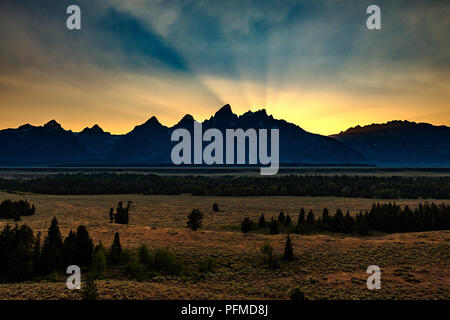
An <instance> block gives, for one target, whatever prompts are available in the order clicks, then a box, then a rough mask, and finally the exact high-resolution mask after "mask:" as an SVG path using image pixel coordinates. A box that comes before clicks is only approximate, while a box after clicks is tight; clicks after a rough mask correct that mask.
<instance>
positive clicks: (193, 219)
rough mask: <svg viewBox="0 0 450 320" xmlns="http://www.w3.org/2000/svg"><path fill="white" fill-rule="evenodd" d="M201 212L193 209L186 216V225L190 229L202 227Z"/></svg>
mask: <svg viewBox="0 0 450 320" xmlns="http://www.w3.org/2000/svg"><path fill="white" fill-rule="evenodd" d="M202 219H203V214H202V213H201V212H200V210H199V209H194V210H192V212H191V213H190V214H189V216H188V221H187V223H186V224H187V227H188V228H190V229H191V230H194V231H196V230H198V229H200V228H201V227H202Z"/></svg>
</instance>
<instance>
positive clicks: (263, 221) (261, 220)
mask: <svg viewBox="0 0 450 320" xmlns="http://www.w3.org/2000/svg"><path fill="white" fill-rule="evenodd" d="M258 227H259V228H260V229H264V228H265V227H266V219H265V218H264V214H261V216H260V217H259V221H258Z"/></svg>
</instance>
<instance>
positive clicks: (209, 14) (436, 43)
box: [0, 0, 450, 135]
mask: <svg viewBox="0 0 450 320" xmlns="http://www.w3.org/2000/svg"><path fill="white" fill-rule="evenodd" d="M71 4H77V5H79V6H80V8H81V25H82V28H81V30H68V29H67V28H66V19H67V17H68V15H67V14H66V8H67V7H68V6H69V5H71ZM371 4H376V5H378V6H379V7H380V8H381V30H369V29H367V27H366V19H367V17H368V16H369V15H368V14H367V13H366V8H367V7H368V6H369V5H371ZM225 104H230V105H231V106H232V109H233V111H234V112H235V113H237V114H243V113H245V112H246V111H248V110H252V111H256V110H259V109H263V108H265V109H266V110H267V112H268V113H269V114H272V115H273V116H274V117H275V118H279V119H285V120H287V121H289V122H293V123H295V124H297V125H299V126H301V127H302V128H303V129H305V130H307V131H310V132H313V133H319V134H324V135H328V134H334V133H339V132H340V131H343V130H346V129H347V128H349V127H352V126H356V125H367V124H371V123H384V122H387V121H390V120H409V121H416V122H428V123H432V124H435V125H450V4H449V3H448V1H431V0H421V1H418V0H408V1H402V0H396V1H379V0H375V1H374V0H370V1H365V0H350V1H349V0H324V1H317V0H310V1H306V0H304V1H303V0H272V1H264V0H227V1H223V0H222V1H216V0H209V1H208V0H177V1H175V0H150V1H145V0H130V1H123V0H101V1H100V0H83V1H76V0H70V1H66V0H58V1H54V0H21V1H17V0H2V1H1V2H0V128H15V127H18V126H20V125H22V124H24V123H31V124H33V125H42V124H44V123H45V122H47V121H49V120H51V119H55V120H57V121H58V122H59V123H61V124H62V126H63V127H64V128H65V129H71V130H73V131H81V130H82V129H83V128H85V127H91V126H92V125H94V124H99V125H100V126H101V127H102V128H103V129H104V130H106V131H110V132H112V133H116V134H122V133H126V132H128V131H130V130H132V129H133V128H134V127H135V126H136V125H139V124H142V123H143V122H145V121H146V120H148V119H149V118H151V117H152V116H154V115H155V116H156V117H157V118H158V119H159V121H160V122H161V123H163V124H164V125H167V126H171V125H174V124H175V123H177V122H178V121H179V120H180V119H181V118H182V117H183V116H184V115H185V114H187V113H189V114H191V115H192V116H194V118H195V119H197V120H199V121H202V120H204V119H206V118H209V117H210V116H211V115H213V114H214V113H215V112H216V111H217V110H218V109H219V108H220V107H221V106H223V105H225Z"/></svg>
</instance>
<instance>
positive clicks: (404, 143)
mask: <svg viewBox="0 0 450 320" xmlns="http://www.w3.org/2000/svg"><path fill="white" fill-rule="evenodd" d="M333 137H334V138H336V139H337V140H339V141H340V142H342V143H344V144H345V145H347V146H349V147H350V148H353V149H355V150H358V151H359V152H361V153H362V154H364V155H365V157H366V159H367V160H368V161H370V162H371V163H374V164H379V165H422V166H426V165H431V166H433V165H449V164H450V128H449V127H446V126H433V125H431V124H428V123H415V122H409V121H390V122H388V123H385V124H372V125H368V126H364V127H361V126H357V127H354V128H350V129H348V130H346V131H344V132H341V133H339V134H337V135H334V136H333Z"/></svg>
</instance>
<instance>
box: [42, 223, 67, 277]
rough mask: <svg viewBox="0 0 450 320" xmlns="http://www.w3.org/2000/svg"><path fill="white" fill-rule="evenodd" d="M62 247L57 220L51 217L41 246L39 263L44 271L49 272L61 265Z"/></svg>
mask: <svg viewBox="0 0 450 320" xmlns="http://www.w3.org/2000/svg"><path fill="white" fill-rule="evenodd" d="M63 248H64V244H63V239H62V236H61V232H60V231H59V226H58V220H57V219H56V217H53V219H52V221H51V223H50V227H49V228H48V233H47V237H46V238H45V240H44V245H43V247H42V255H41V258H42V261H41V263H42V268H43V271H44V272H45V273H50V272H52V271H53V270H55V269H59V268H61V267H62V263H63Z"/></svg>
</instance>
